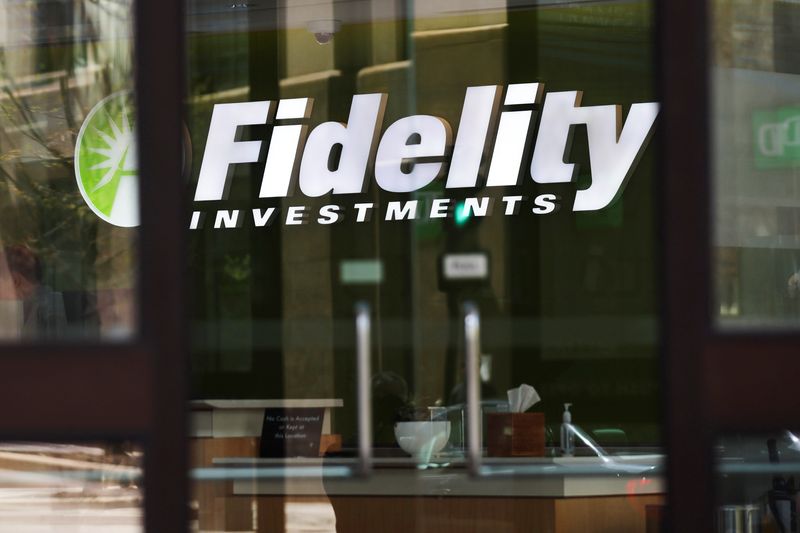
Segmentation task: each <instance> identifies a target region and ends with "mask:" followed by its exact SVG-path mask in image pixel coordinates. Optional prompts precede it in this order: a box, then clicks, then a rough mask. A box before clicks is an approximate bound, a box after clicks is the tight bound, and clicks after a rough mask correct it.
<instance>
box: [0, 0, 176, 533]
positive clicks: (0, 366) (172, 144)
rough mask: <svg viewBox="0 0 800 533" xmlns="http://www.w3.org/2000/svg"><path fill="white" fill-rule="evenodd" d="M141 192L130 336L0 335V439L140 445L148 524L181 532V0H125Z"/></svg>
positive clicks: (150, 527) (152, 528)
mask: <svg viewBox="0 0 800 533" xmlns="http://www.w3.org/2000/svg"><path fill="white" fill-rule="evenodd" d="M134 8H135V22H134V24H135V32H134V35H135V52H134V53H135V65H136V75H135V83H136V99H137V112H138V117H137V120H138V148H139V166H140V174H139V175H140V180H139V181H140V198H141V205H142V206H144V209H143V210H142V216H141V220H142V223H141V226H140V228H139V247H138V253H139V264H140V274H139V279H138V290H137V294H138V302H137V303H138V316H139V321H138V324H137V326H138V334H137V337H136V339H135V340H134V341H132V342H129V343H113V342H109V343H77V342H75V343H71V342H63V343H46V344H45V343H31V344H2V345H0V375H2V376H3V380H2V387H0V402H2V404H3V405H4V406H5V408H4V409H0V438H3V439H43V440H53V441H80V440H87V439H108V440H115V439H134V440H138V441H140V442H141V443H142V444H143V445H144V451H145V455H144V501H145V526H146V530H147V531H148V532H156V531H158V532H161V531H164V532H170V533H179V532H181V531H187V530H188V512H187V509H188V495H189V492H188V486H189V481H188V477H187V472H188V460H187V448H188V442H187V398H188V397H187V392H186V391H187V389H186V383H187V374H188V357H187V353H188V352H187V344H186V335H185V329H186V328H185V320H186V319H185V309H184V306H183V304H184V297H183V296H184V287H183V284H182V283H183V279H184V278H185V276H184V272H185V270H184V266H185V262H186V251H185V246H184V238H185V235H184V230H185V226H186V217H185V209H184V203H183V202H184V193H185V184H184V180H183V176H182V153H183V152H182V147H181V138H182V114H183V113H182V111H183V96H184V53H183V50H184V32H183V27H184V7H183V0H157V1H156V0H134Z"/></svg>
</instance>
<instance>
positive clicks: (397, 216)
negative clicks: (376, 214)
mask: <svg viewBox="0 0 800 533" xmlns="http://www.w3.org/2000/svg"><path fill="white" fill-rule="evenodd" d="M418 203H419V200H409V201H407V202H389V203H388V204H386V220H413V219H415V218H417V204H418Z"/></svg>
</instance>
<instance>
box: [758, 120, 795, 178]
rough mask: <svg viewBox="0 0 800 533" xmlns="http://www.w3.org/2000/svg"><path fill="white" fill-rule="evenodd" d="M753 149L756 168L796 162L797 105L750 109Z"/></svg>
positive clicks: (793, 164)
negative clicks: (754, 110)
mask: <svg viewBox="0 0 800 533" xmlns="http://www.w3.org/2000/svg"><path fill="white" fill-rule="evenodd" d="M753 150H754V155H755V162H756V167H757V168H763V169H768V168H786V167H796V166H800V107H782V108H780V109H776V110H772V111H756V112H755V113H753Z"/></svg>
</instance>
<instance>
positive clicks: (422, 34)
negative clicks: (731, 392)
mask: <svg viewBox="0 0 800 533" xmlns="http://www.w3.org/2000/svg"><path fill="white" fill-rule="evenodd" d="M186 27H187V37H186V38H187V40H186V52H187V62H188V71H187V76H188V95H187V102H186V117H187V124H186V130H187V143H186V144H187V146H188V147H190V149H189V150H187V154H188V156H189V157H188V160H190V161H191V169H192V179H191V180H190V182H189V184H188V187H187V194H188V195H189V197H190V198H191V199H192V200H191V214H190V217H189V219H188V220H187V226H188V228H189V232H190V245H191V250H190V259H189V264H190V269H189V273H188V276H189V283H190V286H191V291H190V292H191V304H190V311H189V312H190V316H191V320H192V343H193V346H192V371H191V382H192V395H193V401H192V404H191V409H192V430H191V440H190V446H191V450H192V466H193V468H192V478H193V487H194V496H193V500H192V501H193V505H194V510H195V515H194V517H193V518H194V520H195V522H193V523H194V525H195V526H196V528H197V529H199V530H225V531H340V532H346V531H367V530H371V529H374V526H373V525H372V524H376V523H380V524H382V525H381V527H382V528H383V529H388V530H391V531H428V530H431V531H433V530H444V531H464V530H474V531H489V530H495V531H497V530H499V531H523V530H525V531H529V530H531V529H533V530H535V531H573V530H581V531H607V530H610V529H613V530H614V531H631V532H634V531H636V532H639V531H641V532H644V531H657V530H658V529H652V528H656V527H658V524H659V521H660V518H659V517H660V516H661V515H662V509H663V504H664V499H665V492H666V489H665V484H664V482H663V480H662V477H661V473H662V466H663V461H664V454H663V451H662V450H661V447H660V444H661V438H662V437H661V435H662V431H661V425H660V417H659V394H660V391H659V384H658V346H659V327H658V324H659V315H658V310H659V298H658V294H659V291H658V290H657V286H658V285H657V283H658V279H657V274H656V255H657V254H656V251H657V240H656V235H657V232H656V217H655V213H654V201H655V200H654V189H655V181H656V180H655V176H656V169H657V165H656V161H657V158H656V156H657V153H656V148H657V147H656V146H655V143H651V142H650V141H651V137H652V136H653V133H654V131H655V129H656V124H657V121H658V120H659V112H660V107H659V104H658V103H657V98H656V96H655V89H654V68H655V67H654V62H653V46H654V43H653V40H654V36H653V14H652V4H651V3H650V2H646V1H643V2H570V3H562V2H551V3H545V2H538V1H537V2H514V3H513V4H512V3H506V2H503V1H501V2H488V3H487V2H480V3H475V4H474V5H473V4H467V5H465V4H464V3H456V2H449V1H439V2H416V1H413V0H412V1H396V2H392V1H388V2H378V1H375V2H339V1H331V2H314V3H310V2H308V3H288V2H287V3H283V2H277V3H249V2H241V3H240V2H233V3H231V2H211V1H206V0H203V1H200V0H189V1H188V2H187V19H186ZM648 523H650V524H651V525H650V528H648Z"/></svg>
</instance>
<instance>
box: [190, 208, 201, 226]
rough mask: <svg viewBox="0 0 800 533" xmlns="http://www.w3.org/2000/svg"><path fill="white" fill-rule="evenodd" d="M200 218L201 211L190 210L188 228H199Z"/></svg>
mask: <svg viewBox="0 0 800 533" xmlns="http://www.w3.org/2000/svg"><path fill="white" fill-rule="evenodd" d="M202 218H203V213H201V212H200V211H192V219H191V220H190V221H189V229H197V228H199V227H200V222H201V220H202Z"/></svg>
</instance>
